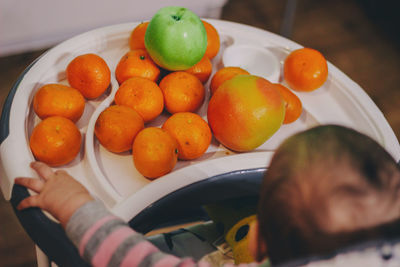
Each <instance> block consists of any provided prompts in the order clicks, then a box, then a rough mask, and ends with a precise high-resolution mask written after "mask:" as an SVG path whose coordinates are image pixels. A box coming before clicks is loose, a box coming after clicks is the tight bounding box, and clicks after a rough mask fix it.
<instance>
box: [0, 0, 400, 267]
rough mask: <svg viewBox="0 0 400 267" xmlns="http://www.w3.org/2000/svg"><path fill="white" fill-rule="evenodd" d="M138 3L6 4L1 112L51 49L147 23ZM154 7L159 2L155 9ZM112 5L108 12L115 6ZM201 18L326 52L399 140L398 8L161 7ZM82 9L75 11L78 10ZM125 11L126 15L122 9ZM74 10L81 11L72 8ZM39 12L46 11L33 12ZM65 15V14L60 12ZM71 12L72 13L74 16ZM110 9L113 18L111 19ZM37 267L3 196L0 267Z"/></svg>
mask: <svg viewBox="0 0 400 267" xmlns="http://www.w3.org/2000/svg"><path fill="white" fill-rule="evenodd" d="M147 2H150V3H152V4H151V5H152V7H149V8H148V10H146V9H145V8H143V6H142V5H143V4H141V2H138V1H137V3H136V1H124V0H119V1H112V2H111V1H104V5H103V3H102V4H100V3H99V1H83V2H82V1H72V0H71V1H65V3H61V2H59V1H45V0H40V1H19V2H18V4H17V3H16V2H15V1H12V0H9V1H8V0H4V1H3V0H2V1H1V2H0V105H1V107H2V105H3V103H4V101H5V98H6V97H7V94H8V92H9V90H10V89H11V87H12V85H13V83H14V82H15V81H16V80H17V78H18V76H19V75H20V74H21V72H22V71H23V70H24V69H25V68H26V67H27V66H28V65H29V64H30V63H31V62H32V61H34V60H35V59H36V58H37V57H39V56H40V55H41V54H42V53H44V52H45V51H46V50H48V49H49V48H51V47H52V46H53V45H55V44H57V43H59V42H61V41H63V40H65V39H67V38H69V37H71V36H74V35H76V34H79V33H82V32H84V31H87V30H90V29H93V28H97V27H100V26H105V25H111V24H115V23H121V22H132V21H140V20H147V19H150V18H151V15H152V14H153V13H154V12H155V11H156V10H157V9H158V8H159V7H161V6H157V4H155V2H157V1H147ZM153 2H154V3H153ZM111 3H112V6H107V5H111ZM162 4H163V6H164V5H172V4H174V5H182V6H186V7H188V8H191V9H192V10H193V11H195V12H197V14H198V15H200V16H202V17H208V18H221V19H223V20H229V21H235V22H239V23H243V24H248V25H252V26H255V27H259V28H262V29H265V30H267V31H270V32H273V33H277V34H281V35H284V36H286V37H287V38H289V39H291V40H293V41H295V42H297V43H299V44H301V45H303V46H307V47H312V48H315V49H317V50H319V51H320V52H322V53H323V54H324V55H325V57H326V58H327V60H328V61H330V62H331V63H332V64H334V65H335V66H336V67H338V68H339V69H340V70H341V71H343V72H344V73H345V74H346V75H347V76H349V77H350V78H351V79H352V80H354V81H355V82H356V83H358V84H359V85H360V86H361V87H362V88H363V89H364V90H365V91H366V93H367V94H368V95H369V96H370V97H371V98H372V100H373V101H374V102H375V103H376V105H377V106H378V107H379V109H380V110H381V111H382V113H383V114H384V116H385V117H386V119H387V121H388V122H389V124H390V126H391V127H392V129H393V131H394V132H395V134H396V136H397V138H398V139H399V137H400V108H399V104H400V87H399V84H400V49H399V48H400V32H399V29H398V28H397V25H399V24H400V23H399V22H400V21H399V20H400V19H399V17H398V14H397V13H398V10H399V5H400V4H399V1H395V0H380V1H379V0H297V1H295V0H286V1H283V0H268V1H267V0H246V1H243V0H220V1H216V0H211V1H179V0H177V1H169V0H168V1H167V0H165V1H163V2H162ZM74 5H76V7H74ZM119 7H120V8H119ZM74 8H75V9H74ZM35 9H36V10H37V11H40V12H35ZM60 10H63V11H62V12H60ZM67 10H74V13H68V12H67ZM110 10H112V15H111V14H110ZM10 266H27V267H28V266H29V267H30V266H36V255H35V247H34V243H33V242H32V241H31V239H30V238H29V236H28V235H27V234H26V233H25V231H24V229H23V228H22V227H21V226H20V224H19V222H18V220H17V219H16V217H15V215H14V213H13V210H12V208H11V206H10V204H9V203H8V202H7V201H5V200H4V198H3V197H2V196H0V267H10Z"/></svg>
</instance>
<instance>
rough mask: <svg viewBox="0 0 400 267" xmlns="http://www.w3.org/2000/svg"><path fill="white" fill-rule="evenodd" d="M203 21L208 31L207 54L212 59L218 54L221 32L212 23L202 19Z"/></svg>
mask: <svg viewBox="0 0 400 267" xmlns="http://www.w3.org/2000/svg"><path fill="white" fill-rule="evenodd" d="M202 22H203V25H204V28H205V29H206V32H207V48H206V53H205V56H206V57H208V58H210V59H212V58H214V57H215V56H216V55H217V54H218V51H219V48H220V45H221V44H220V39H219V34H218V31H217V30H216V29H215V28H214V26H213V25H211V24H210V23H208V22H207V21H205V20H202Z"/></svg>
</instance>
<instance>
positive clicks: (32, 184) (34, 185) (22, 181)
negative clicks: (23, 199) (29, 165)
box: [14, 177, 44, 193]
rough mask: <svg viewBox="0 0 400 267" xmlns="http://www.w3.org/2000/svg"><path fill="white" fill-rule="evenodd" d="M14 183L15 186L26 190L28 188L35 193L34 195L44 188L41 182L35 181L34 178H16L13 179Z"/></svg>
mask: <svg viewBox="0 0 400 267" xmlns="http://www.w3.org/2000/svg"><path fill="white" fill-rule="evenodd" d="M14 182H15V183H16V184H19V185H22V186H25V187H26V188H29V189H31V190H33V191H35V192H36V193H40V192H41V191H42V189H43V186H44V182H43V181H41V180H39V179H35V178H23V177H18V178H15V180H14Z"/></svg>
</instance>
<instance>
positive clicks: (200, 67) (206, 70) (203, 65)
mask: <svg viewBox="0 0 400 267" xmlns="http://www.w3.org/2000/svg"><path fill="white" fill-rule="evenodd" d="M185 71H186V72H188V73H190V74H193V75H194V76H196V77H197V78H198V79H199V80H200V81H201V82H202V83H206V82H207V81H208V78H210V75H211V72H212V63H211V60H210V59H209V58H208V57H203V58H202V59H201V60H200V61H199V62H198V63H196V64H195V65H194V66H193V67H191V68H189V69H187V70H185Z"/></svg>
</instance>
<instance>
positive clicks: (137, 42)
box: [129, 22, 149, 50]
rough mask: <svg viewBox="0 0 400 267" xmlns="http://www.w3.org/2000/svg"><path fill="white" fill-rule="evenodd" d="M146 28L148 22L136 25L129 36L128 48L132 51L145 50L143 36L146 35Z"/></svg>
mask: <svg viewBox="0 0 400 267" xmlns="http://www.w3.org/2000/svg"><path fill="white" fill-rule="evenodd" d="M147 26H149V22H142V23H140V24H138V25H137V26H136V27H135V28H134V29H133V30H132V32H131V34H130V35H129V48H130V49H131V50H134V49H146V47H145V45H144V35H145V34H146V30H147Z"/></svg>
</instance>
